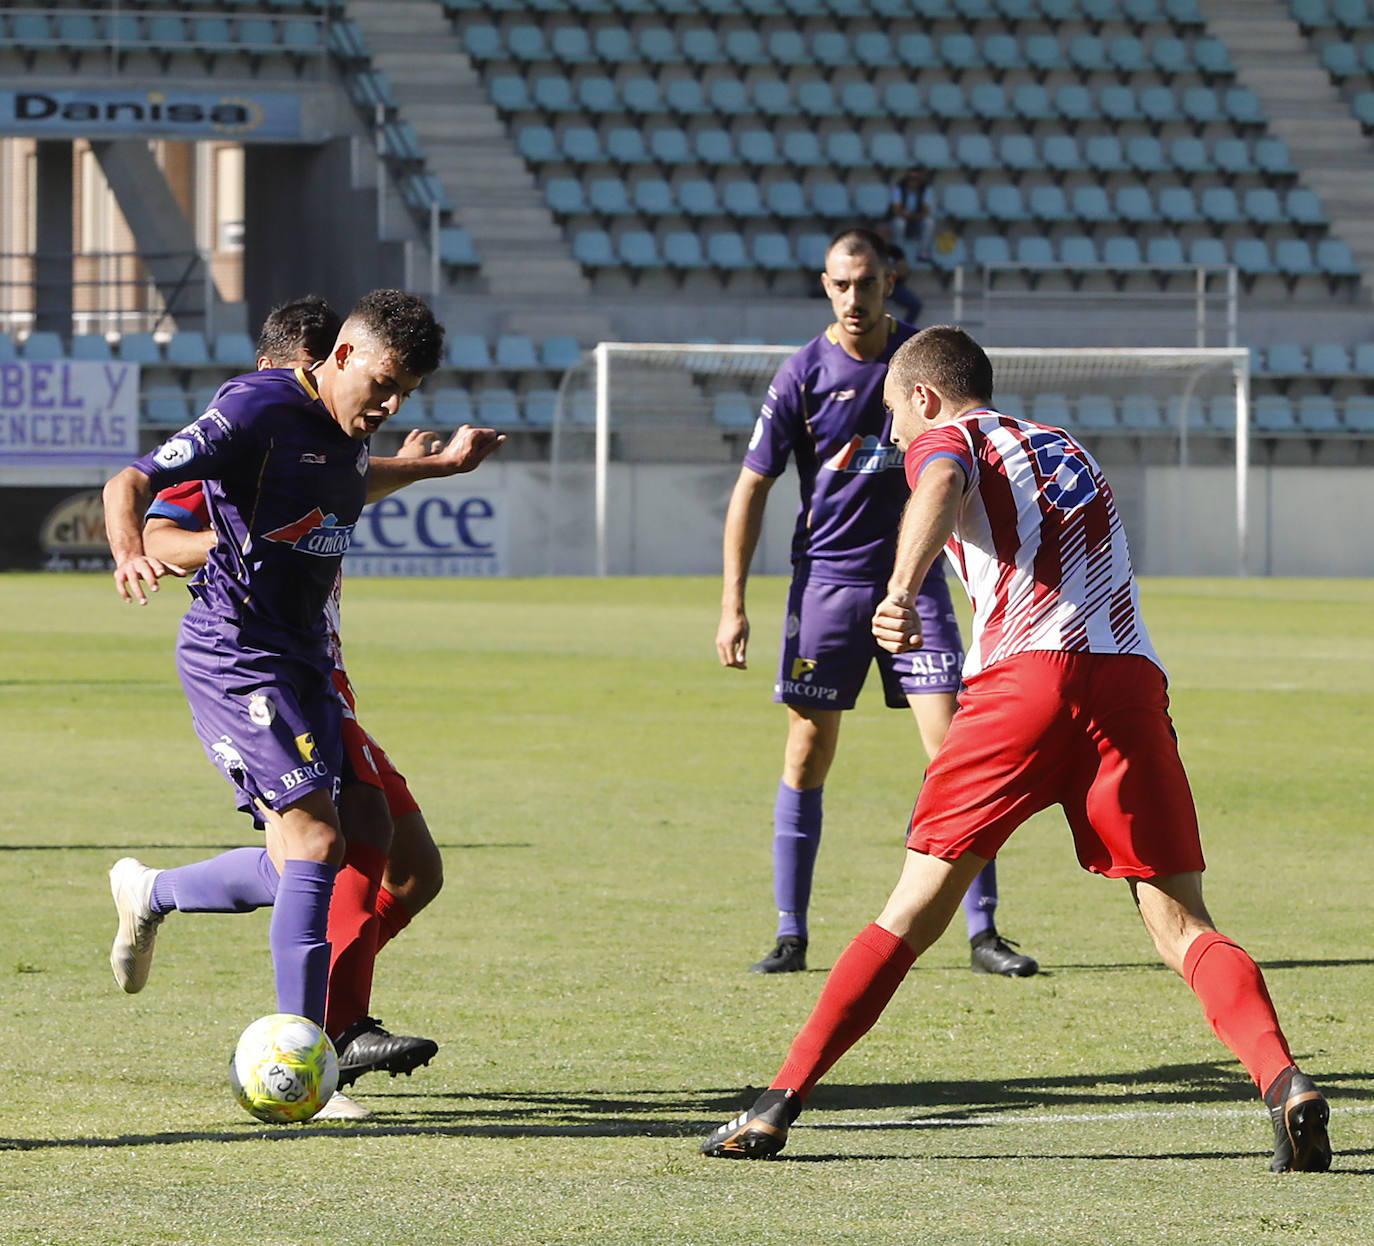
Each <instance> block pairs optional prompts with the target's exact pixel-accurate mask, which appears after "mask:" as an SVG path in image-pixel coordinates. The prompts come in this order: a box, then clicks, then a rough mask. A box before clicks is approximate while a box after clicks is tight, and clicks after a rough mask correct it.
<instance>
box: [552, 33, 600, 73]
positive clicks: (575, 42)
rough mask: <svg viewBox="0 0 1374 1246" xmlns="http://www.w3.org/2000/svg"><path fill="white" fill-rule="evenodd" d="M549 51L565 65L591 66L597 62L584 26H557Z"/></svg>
mask: <svg viewBox="0 0 1374 1246" xmlns="http://www.w3.org/2000/svg"><path fill="white" fill-rule="evenodd" d="M549 50H550V51H551V52H552V53H553V55H554V59H555V60H557V61H561V62H562V63H563V64H565V65H589V64H592V63H594V62H595V60H596V54H595V53H594V52H593V51H592V46H591V39H590V38H589V37H588V34H587V30H586V27H584V26H571V25H565V26H555V27H554V30H553V34H552V35H551V36H550V39H549Z"/></svg>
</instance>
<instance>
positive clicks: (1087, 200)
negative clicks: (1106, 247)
mask: <svg viewBox="0 0 1374 1246" xmlns="http://www.w3.org/2000/svg"><path fill="white" fill-rule="evenodd" d="M1069 209H1070V211H1072V212H1073V214H1074V216H1075V217H1077V218H1078V219H1079V220H1080V221H1087V222H1088V223H1090V224H1098V223H1100V222H1103V221H1109V220H1111V219H1112V209H1111V204H1110V203H1109V202H1108V200H1107V192H1106V191H1105V190H1103V189H1102V187H1101V186H1099V185H1097V184H1096V183H1088V184H1086V185H1083V186H1076V187H1074V190H1073V194H1072V195H1071V196H1070V198H1069Z"/></svg>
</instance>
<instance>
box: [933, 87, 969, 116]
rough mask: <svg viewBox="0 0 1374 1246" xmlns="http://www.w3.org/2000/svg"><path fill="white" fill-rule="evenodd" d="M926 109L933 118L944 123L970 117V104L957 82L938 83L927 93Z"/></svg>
mask: <svg viewBox="0 0 1374 1246" xmlns="http://www.w3.org/2000/svg"><path fill="white" fill-rule="evenodd" d="M926 107H927V108H928V109H929V110H930V112H931V114H932V115H933V116H936V117H939V118H941V119H942V120H944V121H952V120H954V119H955V118H957V117H965V116H967V115H968V112H969V107H968V103H967V102H966V101H965V99H964V91H963V88H962V87H961V86H960V85H959V84H958V83H957V82H949V81H945V82H936V83H934V84H932V86H931V87H930V89H929V90H928V91H927V92H926Z"/></svg>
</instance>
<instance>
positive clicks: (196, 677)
mask: <svg viewBox="0 0 1374 1246" xmlns="http://www.w3.org/2000/svg"><path fill="white" fill-rule="evenodd" d="M176 663H177V674H178V675H179V676H180V677H181V686H182V688H183V689H184V690H185V692H186V700H187V701H188V702H189V704H190V706H191V724H192V726H194V728H195V731H196V735H198V736H199V737H200V742H201V744H202V745H203V746H204V748H205V755H206V756H207V757H209V759H210V760H211V761H212V762H213V763H214V764H215V765H216V766H217V767H219V769H220V770H222V771H223V772H224V774H225V777H226V778H228V780H229V782H230V783H231V784H232V785H233V787H234V791H235V793H236V795H237V797H238V807H239V808H240V809H241V810H243V811H244V812H245V813H250V814H253V817H254V820H255V821H257V822H259V823H261V818H260V817H259V816H258V813H257V809H256V803H257V802H258V801H261V802H262V803H263V804H264V805H266V806H267V807H268V808H269V809H275V810H277V811H280V810H282V809H285V808H286V807H287V806H289V805H293V804H295V803H296V802H297V801H298V800H300V799H301V797H303V796H305V795H306V794H307V793H309V792H314V791H319V790H324V791H327V792H329V793H330V794H331V795H332V796H335V797H337V795H338V790H339V775H340V774H341V773H342V770H343V702H341V701H340V700H339V696H338V693H337V692H335V691H334V683H333V679H332V678H331V672H332V669H333V663H332V662H331V661H330V659H329V657H328V655H327V654H325V653H323V652H321V653H320V655H319V657H318V659H316V658H315V657H314V656H313V655H311V656H301V657H290V656H286V655H283V654H281V653H274V652H269V651H267V650H263V649H254V648H251V647H247V646H245V645H244V644H243V643H242V641H241V640H240V638H239V637H238V636H237V635H236V633H235V631H233V630H232V629H230V628H227V627H225V626H224V625H223V624H222V623H220V622H219V621H218V620H216V619H214V618H212V617H211V616H210V615H209V614H208V613H206V612H205V611H204V610H202V609H201V608H200V606H199V604H198V603H197V604H194V605H192V607H191V609H190V610H188V611H187V612H186V616H185V617H184V618H183V619H182V621H181V630H180V632H179V633H178V635H177V644H176Z"/></svg>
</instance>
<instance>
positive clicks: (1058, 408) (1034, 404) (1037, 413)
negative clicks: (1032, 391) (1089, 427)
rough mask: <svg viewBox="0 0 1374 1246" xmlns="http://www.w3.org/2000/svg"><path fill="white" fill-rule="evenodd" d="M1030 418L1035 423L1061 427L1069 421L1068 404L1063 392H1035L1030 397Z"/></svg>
mask: <svg viewBox="0 0 1374 1246" xmlns="http://www.w3.org/2000/svg"><path fill="white" fill-rule="evenodd" d="M1030 418H1031V419H1032V420H1034V421H1035V422H1036V423H1037V424H1048V425H1050V426H1051V427H1053V428H1063V427H1065V426H1066V425H1067V424H1068V423H1069V404H1068V400H1067V399H1066V398H1065V397H1064V395H1063V394H1036V395H1035V397H1034V398H1032V399H1031V407H1030Z"/></svg>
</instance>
